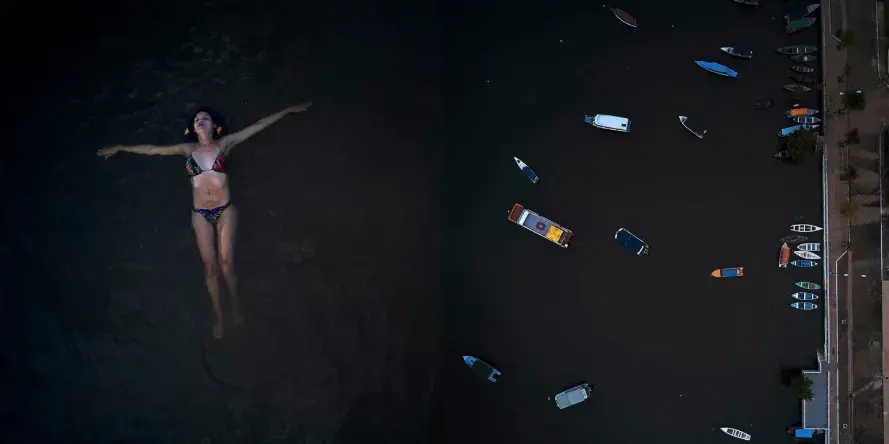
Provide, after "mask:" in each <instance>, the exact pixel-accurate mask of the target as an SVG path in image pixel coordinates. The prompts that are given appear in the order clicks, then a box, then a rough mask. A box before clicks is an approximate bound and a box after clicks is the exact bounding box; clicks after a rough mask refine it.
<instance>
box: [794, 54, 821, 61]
mask: <svg viewBox="0 0 889 444" xmlns="http://www.w3.org/2000/svg"><path fill="white" fill-rule="evenodd" d="M790 60H793V61H794V62H798V63H809V62H814V61H815V60H818V57H815V56H813V55H809V54H799V55H795V56H792V57H790Z"/></svg>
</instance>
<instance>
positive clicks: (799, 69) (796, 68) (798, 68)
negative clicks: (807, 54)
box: [790, 65, 815, 73]
mask: <svg viewBox="0 0 889 444" xmlns="http://www.w3.org/2000/svg"><path fill="white" fill-rule="evenodd" d="M790 69H792V70H794V71H796V72H801V73H807V72H814V71H815V68H812V67H811V66H803V65H793V66H791V67H790Z"/></svg>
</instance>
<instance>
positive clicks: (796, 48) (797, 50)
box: [778, 45, 818, 55]
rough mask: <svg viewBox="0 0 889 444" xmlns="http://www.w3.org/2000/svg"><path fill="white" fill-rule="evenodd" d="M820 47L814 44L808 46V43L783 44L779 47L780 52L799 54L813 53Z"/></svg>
mask: <svg viewBox="0 0 889 444" xmlns="http://www.w3.org/2000/svg"><path fill="white" fill-rule="evenodd" d="M817 50H818V48H816V47H814V46H806V45H790V46H783V47H781V48H778V52H779V53H781V54H786V55H797V54H811V53H813V52H815V51H817Z"/></svg>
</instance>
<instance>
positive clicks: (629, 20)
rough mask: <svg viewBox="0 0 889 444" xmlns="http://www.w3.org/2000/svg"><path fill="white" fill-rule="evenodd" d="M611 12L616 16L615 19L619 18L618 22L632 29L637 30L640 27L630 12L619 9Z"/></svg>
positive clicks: (612, 9)
mask: <svg viewBox="0 0 889 444" xmlns="http://www.w3.org/2000/svg"><path fill="white" fill-rule="evenodd" d="M611 12H612V13H613V14H614V16H615V17H617V19H618V20H620V21H621V22H623V24H625V25H627V26H629V27H631V28H635V27H637V26H638V24H637V23H636V19H635V18H633V16H632V15H630V13H629V12H627V11H624V10H623V9H617V8H611Z"/></svg>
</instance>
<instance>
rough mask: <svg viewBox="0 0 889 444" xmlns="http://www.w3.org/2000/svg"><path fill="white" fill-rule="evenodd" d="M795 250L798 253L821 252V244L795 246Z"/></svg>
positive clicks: (809, 243) (812, 243)
mask: <svg viewBox="0 0 889 444" xmlns="http://www.w3.org/2000/svg"><path fill="white" fill-rule="evenodd" d="M796 249H797V250H800V251H821V244H819V243H817V242H808V243H805V244H799V245H797V246H796Z"/></svg>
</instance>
